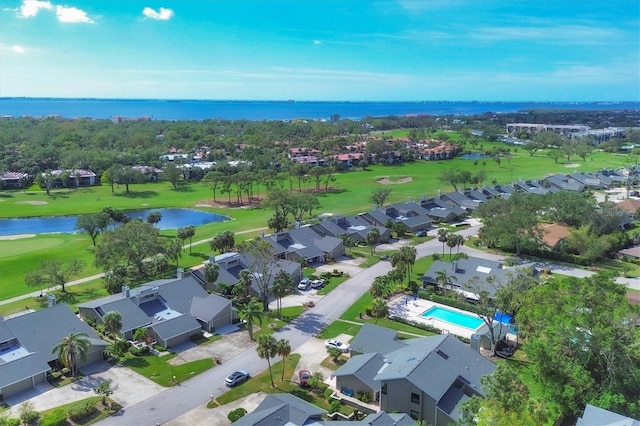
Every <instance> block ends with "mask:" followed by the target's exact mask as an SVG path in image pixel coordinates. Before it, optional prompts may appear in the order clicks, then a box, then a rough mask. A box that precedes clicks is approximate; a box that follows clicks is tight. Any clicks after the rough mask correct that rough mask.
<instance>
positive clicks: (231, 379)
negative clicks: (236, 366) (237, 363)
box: [224, 370, 251, 387]
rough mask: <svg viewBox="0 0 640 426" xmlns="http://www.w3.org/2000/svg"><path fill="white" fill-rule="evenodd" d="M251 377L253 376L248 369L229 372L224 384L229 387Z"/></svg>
mask: <svg viewBox="0 0 640 426" xmlns="http://www.w3.org/2000/svg"><path fill="white" fill-rule="evenodd" d="M249 377H251V375H250V374H249V372H248V371H245V370H240V371H234V372H233V373H231V374H229V375H228V376H227V378H226V379H224V384H225V385H227V386H229V387H233V386H235V385H238V384H240V383H242V382H244V381H245V380H248V379H249Z"/></svg>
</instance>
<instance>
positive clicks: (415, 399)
mask: <svg viewBox="0 0 640 426" xmlns="http://www.w3.org/2000/svg"><path fill="white" fill-rule="evenodd" d="M411 403H412V404H420V395H418V394H417V393H413V392H411Z"/></svg>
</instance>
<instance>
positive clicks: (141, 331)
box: [133, 328, 150, 343]
mask: <svg viewBox="0 0 640 426" xmlns="http://www.w3.org/2000/svg"><path fill="white" fill-rule="evenodd" d="M149 337H150V334H149V329H148V328H137V329H136V331H135V332H134V333H133V340H136V341H141V342H144V343H148V342H147V340H148V339H149Z"/></svg>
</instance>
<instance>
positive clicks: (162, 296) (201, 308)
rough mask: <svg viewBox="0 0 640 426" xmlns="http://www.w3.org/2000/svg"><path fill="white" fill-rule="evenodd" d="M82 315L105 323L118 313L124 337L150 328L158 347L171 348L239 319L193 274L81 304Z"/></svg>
mask: <svg viewBox="0 0 640 426" xmlns="http://www.w3.org/2000/svg"><path fill="white" fill-rule="evenodd" d="M78 308H79V310H80V316H81V317H82V318H89V319H91V320H93V321H96V322H97V323H102V322H103V319H104V316H105V315H106V314H107V313H109V312H111V311H116V312H119V313H120V316H121V317H122V329H121V331H120V337H121V338H123V339H127V340H130V339H132V338H133V334H134V333H135V331H136V330H137V329H139V328H147V329H149V331H150V332H151V335H152V337H153V338H154V339H155V340H156V342H158V344H160V345H162V346H164V347H167V348H170V347H173V346H176V345H178V344H180V343H184V342H187V341H189V339H190V338H191V336H194V335H198V334H200V333H202V332H203V331H208V332H214V331H215V330H216V328H219V327H223V326H225V325H228V324H231V323H232V322H233V321H234V320H235V319H236V317H237V315H236V311H235V309H233V307H232V306H231V301H230V300H228V299H226V298H224V297H222V296H218V295H216V294H209V293H207V291H206V290H205V289H204V288H202V286H201V285H200V284H199V283H198V281H196V279H195V278H194V277H193V276H192V275H188V276H186V277H182V278H177V279H167V280H156V281H152V282H149V283H146V284H143V285H141V286H140V287H137V288H133V289H131V288H129V287H126V286H125V287H123V288H122V293H118V294H114V295H111V296H107V297H103V298H101V299H97V300H93V301H90V302H86V303H83V304H80V305H78Z"/></svg>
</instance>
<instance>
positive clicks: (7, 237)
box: [0, 234, 36, 240]
mask: <svg viewBox="0 0 640 426" xmlns="http://www.w3.org/2000/svg"><path fill="white" fill-rule="evenodd" d="M35 236H36V234H17V235H0V240H21V239H23V238H32V237H35Z"/></svg>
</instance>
